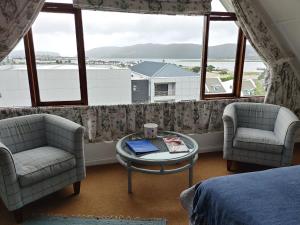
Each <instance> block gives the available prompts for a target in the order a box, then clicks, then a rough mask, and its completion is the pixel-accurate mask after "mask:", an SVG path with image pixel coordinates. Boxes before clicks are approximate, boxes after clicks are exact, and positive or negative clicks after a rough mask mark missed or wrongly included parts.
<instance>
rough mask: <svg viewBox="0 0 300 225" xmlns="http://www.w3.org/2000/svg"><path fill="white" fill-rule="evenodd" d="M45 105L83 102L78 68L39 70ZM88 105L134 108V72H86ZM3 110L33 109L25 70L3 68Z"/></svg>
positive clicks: (0, 102) (0, 83) (0, 84)
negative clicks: (8, 108)
mask: <svg viewBox="0 0 300 225" xmlns="http://www.w3.org/2000/svg"><path fill="white" fill-rule="evenodd" d="M38 82H39V87H40V96H41V100H42V101H67V100H80V83H79V72H78V69H77V66H76V65H43V66H39V68H38ZM87 84H88V99H89V105H115V104H131V72H130V70H129V69H120V68H89V67H88V68H87ZM0 94H1V96H2V97H1V98H0V106H1V107H9V106H31V100H30V90H29V83H28V75H27V70H26V66H25V65H22V66H16V65H14V66H0Z"/></svg>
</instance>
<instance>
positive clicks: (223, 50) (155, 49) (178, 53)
mask: <svg viewBox="0 0 300 225" xmlns="http://www.w3.org/2000/svg"><path fill="white" fill-rule="evenodd" d="M201 53H202V46H201V45H198V44H166V45H164V44H138V45H131V46H124V47H113V46H112V47H99V48H94V49H90V50H88V51H86V56H87V57H89V58H98V59H101V58H141V59H143V58H144V59H147V58H148V59H199V58H201ZM235 55H236V45H235V44H223V45H216V46H211V47H209V50H208V58H209V59H234V58H235ZM246 59H252V60H256V59H259V57H258V55H257V54H256V52H255V51H254V49H253V48H252V46H250V45H248V46H247V51H246Z"/></svg>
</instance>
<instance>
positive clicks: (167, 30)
mask: <svg viewBox="0 0 300 225" xmlns="http://www.w3.org/2000/svg"><path fill="white" fill-rule="evenodd" d="M52 1H53V0H52ZM68 1H69V0H68ZM212 10H213V11H225V9H224V7H223V6H222V4H221V3H220V2H219V1H218V0H213V1H212ZM82 20H83V30H84V44H85V49H86V50H89V49H92V48H97V47H103V46H128V45H134V44H144V43H160V44H170V43H195V44H202V34H203V33H202V31H203V17H202V16H169V15H146V14H133V13H118V12H101V11H90V10H83V11H82ZM32 30H33V39H34V47H35V50H36V51H51V52H58V53H59V54H60V55H62V56H74V55H76V39H75V35H74V34H75V26H74V18H73V15H70V14H69V15H68V14H53V13H40V15H39V16H38V18H37V19H36V21H35V22H34V24H33V27H32ZM237 34H238V28H237V26H236V25H235V24H234V23H233V22H223V21H222V22H213V23H211V32H210V39H209V45H211V46H214V45H219V44H224V43H236V40H237ZM22 45H23V44H22V43H20V44H19V45H18V46H17V47H16V50H18V49H22V48H23V46H22Z"/></svg>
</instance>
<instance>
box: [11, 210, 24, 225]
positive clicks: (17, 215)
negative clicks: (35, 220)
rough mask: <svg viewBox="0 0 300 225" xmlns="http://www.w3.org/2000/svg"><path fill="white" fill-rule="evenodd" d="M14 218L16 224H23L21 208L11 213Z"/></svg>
mask: <svg viewBox="0 0 300 225" xmlns="http://www.w3.org/2000/svg"><path fill="white" fill-rule="evenodd" d="M13 214H14V217H15V221H16V222H17V223H22V222H23V210H22V208H20V209H16V210H15V211H13Z"/></svg>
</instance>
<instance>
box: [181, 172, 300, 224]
mask: <svg viewBox="0 0 300 225" xmlns="http://www.w3.org/2000/svg"><path fill="white" fill-rule="evenodd" d="M180 199H181V202H182V205H183V207H184V208H185V209H186V210H187V211H188V213H189V217H190V224H191V225H299V224H300V166H291V167H283V168H277V169H270V170H265V171H260V172H251V173H244V174H235V175H229V176H223V177H217V178H211V179H208V180H206V181H203V182H202V183H199V184H197V185H195V186H193V187H191V188H190V189H187V190H185V191H184V192H182V194H181V196H180Z"/></svg>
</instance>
